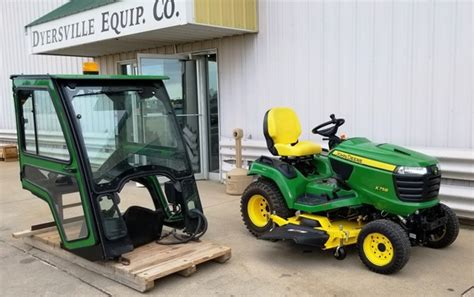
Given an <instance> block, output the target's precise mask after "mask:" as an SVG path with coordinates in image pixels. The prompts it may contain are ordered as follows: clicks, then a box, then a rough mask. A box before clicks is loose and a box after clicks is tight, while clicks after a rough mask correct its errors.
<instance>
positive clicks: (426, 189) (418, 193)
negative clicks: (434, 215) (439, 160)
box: [395, 165, 441, 202]
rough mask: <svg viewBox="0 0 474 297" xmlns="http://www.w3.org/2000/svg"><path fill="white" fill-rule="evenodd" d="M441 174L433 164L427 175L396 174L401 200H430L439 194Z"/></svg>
mask: <svg viewBox="0 0 474 297" xmlns="http://www.w3.org/2000/svg"><path fill="white" fill-rule="evenodd" d="M440 184H441V174H440V173H439V171H438V168H437V167H436V165H435V166H431V167H429V168H428V173H427V174H425V175H407V174H395V189H396V190H397V195H398V198H400V200H403V201H411V202H423V201H429V200H432V199H434V198H436V197H437V196H438V193H439V186H440Z"/></svg>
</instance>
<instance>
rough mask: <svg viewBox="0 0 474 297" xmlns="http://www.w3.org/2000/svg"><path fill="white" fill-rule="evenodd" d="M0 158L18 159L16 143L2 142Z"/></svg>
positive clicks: (5, 159) (8, 160)
mask: <svg viewBox="0 0 474 297" xmlns="http://www.w3.org/2000/svg"><path fill="white" fill-rule="evenodd" d="M0 160H3V161H5V162H11V161H16V160H18V149H17V147H16V145H11V144H0Z"/></svg>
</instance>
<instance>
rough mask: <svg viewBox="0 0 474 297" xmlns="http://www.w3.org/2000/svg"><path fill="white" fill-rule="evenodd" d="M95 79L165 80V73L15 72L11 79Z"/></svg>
mask: <svg viewBox="0 0 474 297" xmlns="http://www.w3.org/2000/svg"><path fill="white" fill-rule="evenodd" d="M22 78H24V79H93V80H102V79H103V80H109V79H110V80H117V79H123V80H165V79H169V77H168V76H164V75H102V74H13V75H11V76H10V79H22Z"/></svg>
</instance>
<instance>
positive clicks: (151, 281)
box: [13, 227, 231, 292]
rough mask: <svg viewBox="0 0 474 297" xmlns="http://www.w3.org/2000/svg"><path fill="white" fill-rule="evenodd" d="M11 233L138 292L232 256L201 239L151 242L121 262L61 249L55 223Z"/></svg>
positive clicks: (221, 248)
mask: <svg viewBox="0 0 474 297" xmlns="http://www.w3.org/2000/svg"><path fill="white" fill-rule="evenodd" d="M13 237H15V238H22V239H23V240H24V242H25V243H26V244H28V245H30V246H32V247H35V248H37V249H39V250H42V251H44V252H47V253H50V254H52V255H54V256H57V257H60V258H62V259H65V260H67V261H69V262H71V263H74V264H76V265H79V266H81V267H83V268H85V269H87V270H90V271H93V272H95V273H98V274H100V275H103V276H105V277H107V278H110V279H112V280H114V281H117V282H120V283H122V284H124V285H126V286H128V287H131V288H133V289H135V290H138V291H140V292H145V291H148V290H150V289H152V288H153V287H154V286H155V280H157V279H159V278H162V277H165V276H167V275H170V274H173V273H177V274H179V275H181V276H189V275H191V274H193V273H194V272H195V271H196V265H198V264H201V263H204V262H208V261H211V260H212V261H215V262H218V263H224V262H226V261H227V260H229V259H230V257H231V249H230V248H229V247H226V246H222V245H219V244H216V243H213V242H210V241H205V240H201V241H199V242H194V241H193V242H189V243H186V244H179V245H160V244H156V243H154V242H153V243H149V244H147V245H144V246H141V247H139V248H136V249H134V250H133V251H131V252H130V253H127V254H123V255H122V259H121V260H120V262H117V261H106V262H100V261H99V262H92V261H89V260H86V259H84V258H81V257H79V256H76V255H74V254H72V253H70V252H68V251H66V250H64V249H62V248H61V247H60V238H59V234H58V232H57V231H56V227H49V228H44V229H41V230H34V231H30V230H27V231H22V232H17V233H13Z"/></svg>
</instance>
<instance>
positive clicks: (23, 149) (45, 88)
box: [15, 86, 72, 165]
mask: <svg viewBox="0 0 474 297" xmlns="http://www.w3.org/2000/svg"><path fill="white" fill-rule="evenodd" d="M20 91H30V92H32V93H33V94H32V95H33V96H32V98H33V110H35V97H34V91H46V92H47V93H48V95H49V98H50V100H51V104H52V106H53V108H54V111H55V115H56V118H57V120H58V122H59V126H60V127H61V132H62V135H63V138H64V141H65V144H66V150H67V152H68V159H67V160H64V159H58V158H53V157H48V156H44V155H41V154H40V153H39V147H38V131H37V125H36V111H35V112H34V113H33V120H34V124H33V126H34V133H35V138H34V139H35V150H36V153H32V152H30V151H27V150H26V136H25V123H24V122H23V120H24V117H23V105H22V103H21V101H20V100H19V99H18V93H19V92H20ZM15 96H16V97H17V100H16V101H17V106H18V115H19V120H20V127H19V129H18V130H19V132H20V135H19V136H20V140H21V141H20V150H21V153H22V154H24V155H26V156H29V157H34V158H38V159H42V160H47V161H51V162H57V163H60V164H64V165H71V164H72V157H71V150H70V148H69V144H68V141H67V139H66V134H65V133H64V130H65V129H64V123H61V121H60V120H59V117H58V110H57V107H56V106H55V104H54V100H53V94H52V93H51V91H50V89H49V87H48V86H31V87H30V86H21V87H17V88H15Z"/></svg>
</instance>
